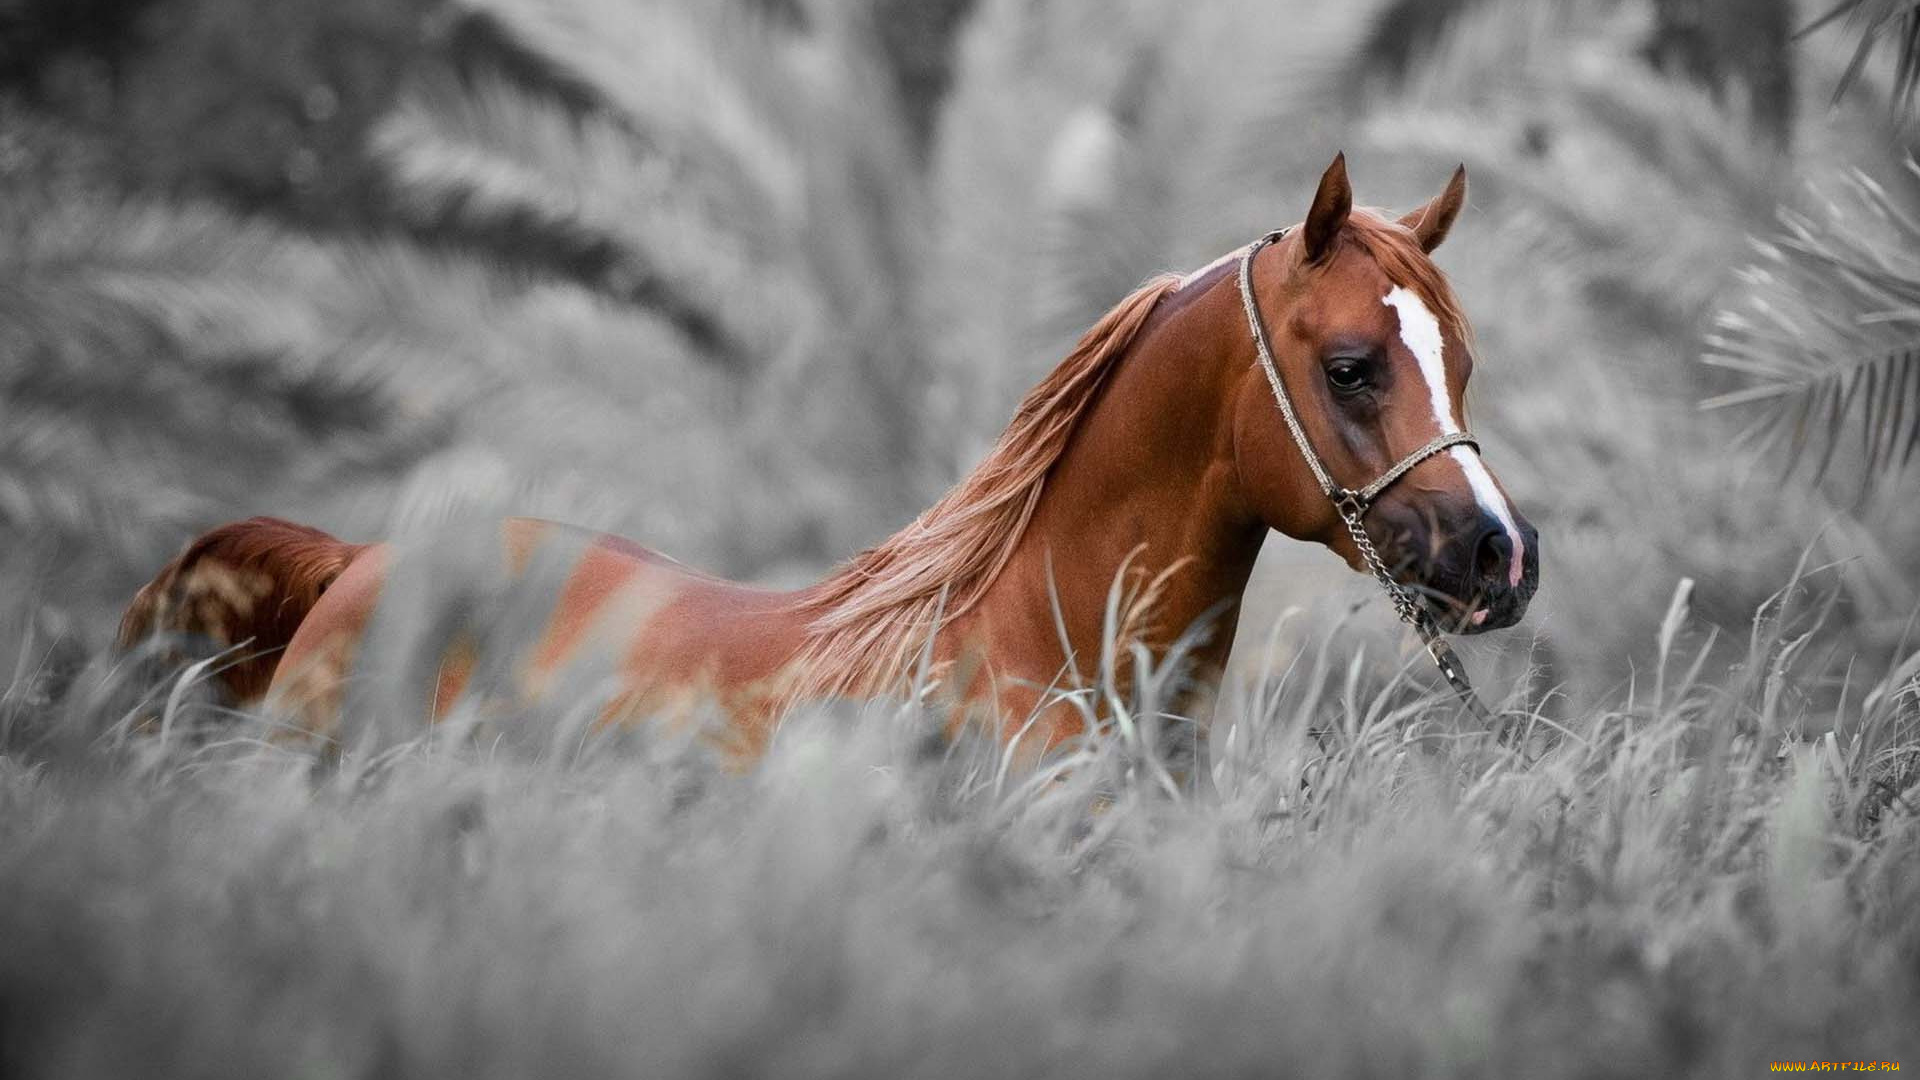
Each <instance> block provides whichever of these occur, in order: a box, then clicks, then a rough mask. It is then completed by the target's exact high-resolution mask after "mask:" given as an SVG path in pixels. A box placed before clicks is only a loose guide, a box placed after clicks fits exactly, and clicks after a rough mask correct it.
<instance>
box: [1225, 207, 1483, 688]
mask: <svg viewBox="0 0 1920 1080" xmlns="http://www.w3.org/2000/svg"><path fill="white" fill-rule="evenodd" d="M1288 231H1289V230H1287V229H1276V230H1274V231H1273V232H1270V233H1268V234H1267V235H1265V236H1263V237H1261V238H1260V239H1258V240H1255V241H1254V242H1253V243H1252V244H1250V245H1248V246H1247V252H1246V254H1245V255H1242V256H1241V257H1240V301H1241V303H1242V304H1244V305H1245V307H1246V309H1247V327H1248V329H1250V330H1251V331H1252V332H1253V351H1254V352H1255V353H1257V354H1258V355H1259V357H1260V366H1261V367H1262V368H1263V369H1265V370H1266V373H1267V384H1268V385H1270V386H1272V387H1273V400H1274V401H1275V402H1276V403H1278V404H1279V406H1280V415H1281V416H1282V417H1284V418H1285V419H1286V421H1287V431H1288V433H1289V434H1291V435H1292V436H1293V445H1294V446H1296V447H1298V448H1299V449H1300V456H1301V457H1303V458H1305V459H1307V468H1309V469H1311V470H1313V478H1314V480H1316V481H1318V482H1319V484H1320V491H1321V492H1322V493H1323V494H1325V495H1326V497H1327V498H1328V499H1329V500H1330V501H1331V502H1332V503H1333V508H1334V509H1335V510H1337V511H1338V512H1339V514H1340V521H1341V523H1342V524H1344V525H1345V526H1346V527H1347V534H1348V535H1349V536H1351V537H1352V538H1353V543H1354V546H1355V547H1356V548H1357V549H1358V550H1359V552H1360V557H1361V558H1362V559H1363V560H1365V562H1366V564H1367V569H1368V570H1370V571H1372V573H1373V577H1374V580H1376V581H1378V582H1379V583H1380V587H1381V588H1382V589H1384V590H1386V593H1387V598H1388V599H1390V600H1392V601H1393V609H1394V611H1395V612H1396V613H1397V614H1398V615H1399V616H1400V618H1401V621H1403V622H1405V623H1406V624H1407V625H1409V626H1411V627H1413V629H1414V631H1415V632H1417V633H1418V634H1419V635H1420V641H1421V643H1422V644H1424V645H1425V646H1426V649H1427V656H1428V657H1429V658H1430V659H1432V661H1433V665H1434V667H1436V668H1438V669H1439V670H1440V674H1441V675H1442V676H1443V677H1444V678H1445V679H1446V680H1447V683H1448V685H1450V686H1452V687H1453V691H1454V693H1455V694H1457V695H1458V696H1459V698H1460V703H1461V704H1462V705H1464V706H1465V707H1466V709H1467V710H1468V711H1469V712H1471V713H1473V714H1474V716H1476V717H1478V718H1479V719H1480V720H1481V721H1482V722H1484V723H1486V724H1489V725H1492V724H1493V723H1494V719H1495V718H1494V716H1493V714H1492V713H1491V712H1489V711H1487V707H1486V705H1485V704H1483V703H1482V702H1481V701H1480V698H1479V695H1477V694H1475V693H1474V692H1473V683H1472V682H1471V681H1470V680H1469V679H1468V678H1467V669H1466V666H1465V665H1463V664H1462V663H1460V657H1459V655H1458V654H1456V653H1455V652H1454V651H1453V647H1452V646H1450V645H1448V644H1447V640H1446V638H1445V637H1444V636H1442V632H1441V630H1440V627H1439V624H1437V623H1436V622H1434V618H1433V615H1432V614H1431V613H1430V612H1428V611H1427V609H1426V608H1424V607H1422V606H1420V604H1419V602H1418V601H1417V600H1415V599H1414V596H1413V593H1412V592H1410V591H1409V590H1408V589H1407V587H1406V586H1404V585H1402V584H1400V583H1399V582H1398V581H1395V580H1394V578H1393V573H1392V572H1391V571H1389V570H1388V569H1387V564H1386V562H1385V561H1384V560H1382V559H1381V558H1380V553H1379V551H1377V550H1376V549H1375V548H1374V546H1373V538H1372V537H1371V536H1369V535H1367V526H1366V522H1365V520H1364V519H1365V517H1366V513H1367V511H1368V510H1369V509H1370V508H1371V507H1372V506H1373V503H1374V500H1376V499H1378V498H1379V497H1380V493H1381V492H1383V491H1385V490H1387V488H1389V487H1391V486H1392V485H1393V483H1394V482H1395V481H1397V480H1399V479H1400V478H1401V477H1403V476H1405V475H1407V473H1409V472H1411V471H1413V467H1414V466H1415V465H1418V464H1420V463H1421V462H1423V461H1425V460H1427V459H1428V458H1430V457H1432V456H1433V455H1435V454H1438V453H1439V452H1441V451H1442V450H1446V449H1448V448H1449V447H1454V446H1471V447H1473V450H1474V453H1476V454H1477V453H1479V452H1480V443H1479V441H1478V440H1476V439H1475V438H1474V437H1473V436H1472V435H1469V434H1468V433H1466V432H1464V431H1451V432H1446V433H1444V434H1441V435H1439V436H1437V437H1435V438H1434V439H1433V440H1432V441H1431V442H1429V443H1427V444H1426V445H1425V446H1422V447H1421V448H1420V449H1418V450H1415V451H1414V452H1413V453H1411V454H1408V455H1407V456H1406V457H1403V458H1401V459H1400V460H1399V461H1398V462H1396V463H1395V464H1394V465H1393V467H1392V468H1390V469H1388V470H1387V471H1386V472H1383V473H1381V474H1380V475H1379V476H1377V477H1375V478H1374V480H1373V482H1372V483H1370V484H1368V485H1367V486H1365V487H1362V488H1349V487H1342V486H1341V485H1339V484H1338V483H1335V482H1334V479H1333V476H1332V475H1331V474H1330V473H1328V472H1327V467H1326V465H1325V464H1323V463H1322V462H1321V460H1320V455H1319V454H1316V453H1314V452H1313V444H1312V443H1311V442H1309V441H1307V432H1306V429H1305V428H1303V427H1301V426H1300V417H1299V414H1298V413H1296V412H1295V411H1294V408H1293V399H1292V398H1290V397H1288V396H1287V388H1286V386H1285V385H1284V384H1282V383H1281V381H1280V369H1279V367H1278V366H1276V365H1275V364H1274V362H1273V346H1272V344H1271V343H1270V342H1269V341H1268V340H1267V325H1266V320H1265V319H1263V318H1262V317H1261V315H1260V304H1259V302H1258V301H1256V300H1255V299H1254V296H1253V257H1254V256H1255V255H1258V254H1260V249H1261V248H1264V247H1266V246H1267V245H1268V244H1271V243H1274V242H1275V241H1277V240H1279V239H1281V238H1282V237H1284V236H1286V235H1287V233H1288Z"/></svg>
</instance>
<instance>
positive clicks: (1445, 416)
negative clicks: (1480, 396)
mask: <svg viewBox="0 0 1920 1080" xmlns="http://www.w3.org/2000/svg"><path fill="white" fill-rule="evenodd" d="M1380 302H1381V303H1383V304H1385V305H1387V306H1388V307H1390V308H1392V309H1393V310H1394V313H1395V314H1396V315H1398V316H1399V317H1400V340H1401V341H1402V342H1404V343H1405V344H1406V346H1407V351H1408V352H1410V353H1412V354H1413V358H1414V359H1415V360H1417V361H1419V362H1420V374H1421V375H1422V376H1423V377H1425V379H1426V382H1427V394H1428V396H1429V397H1430V398H1432V400H1433V419H1434V421H1435V422H1436V423H1438V424H1439V425H1440V434H1442V435H1451V434H1453V433H1454V432H1456V431H1459V430H1460V423H1459V421H1458V420H1456V419H1454V416H1453V399H1452V398H1451V397H1449V396H1448V395H1447V365H1446V360H1445V350H1446V341H1445V339H1444V338H1443V337H1442V336H1441V334H1440V320H1438V319H1436V318H1434V317H1433V312H1431V311H1428V310H1427V305H1426V304H1423V303H1421V302H1420V298H1419V297H1418V296H1416V295H1414V294H1413V293H1412V292H1411V291H1409V290H1407V289H1404V288H1402V287H1400V286H1398V285H1395V286H1394V287H1393V290H1392V291H1391V292H1389V293H1387V295H1386V297H1385V299H1383V300H1381V301H1380ZM1450 454H1451V456H1452V457H1453V460H1454V461H1456V462H1458V463H1459V464H1460V471H1461V472H1462V473H1465V474H1466V477H1467V486H1468V487H1469V488H1472V489H1473V497H1474V499H1475V500H1476V501H1478V502H1479V504H1480V508H1481V509H1482V510H1485V511H1486V512H1487V513H1489V514H1492V515H1493V516H1494V517H1495V518H1496V519H1497V520H1498V521H1499V522H1500V527H1501V528H1503V529H1505V530H1506V532H1507V540H1508V541H1509V542H1510V543H1511V544H1512V545H1513V558H1512V559H1511V561H1509V563H1508V565H1507V582H1508V584H1510V585H1513V586H1516V587H1517V586H1518V585H1519V584H1520V578H1521V574H1522V570H1523V568H1524V567H1525V565H1526V553H1527V545H1526V542H1525V541H1523V540H1521V539H1520V527H1519V526H1518V525H1516V524H1514V520H1513V508H1512V507H1510V506H1508V505H1507V500H1506V498H1505V496H1503V495H1501V494H1500V489H1499V487H1498V486H1496V485H1495V484H1494V482H1493V474H1491V473H1489V472H1487V466H1486V464H1485V463H1484V462H1482V461H1481V460H1480V455H1479V454H1477V453H1474V452H1473V450H1471V449H1470V448H1468V447H1465V446H1456V447H1454V448H1453V449H1452V450H1451V451H1450Z"/></svg>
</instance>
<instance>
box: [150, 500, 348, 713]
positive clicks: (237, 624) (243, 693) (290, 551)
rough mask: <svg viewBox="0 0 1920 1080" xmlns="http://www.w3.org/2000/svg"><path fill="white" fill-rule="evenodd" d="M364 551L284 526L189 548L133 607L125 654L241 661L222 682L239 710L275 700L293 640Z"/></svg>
mask: <svg viewBox="0 0 1920 1080" xmlns="http://www.w3.org/2000/svg"><path fill="white" fill-rule="evenodd" d="M360 550H361V545H358V544H348V543H344V542H342V541H339V540H336V539H334V538H333V537H331V536H328V535H327V534H326V533H324V532H321V531H320V530H319V529H313V528H308V527H307V526H305V525H296V524H294V523H293V522H291V521H282V520H280V519H279V518H270V517H256V518H248V519H247V520H245V521H236V522H233V523H232V524H229V525H222V526H220V527H219V528H217V529H214V530H213V531H212V532H209V533H206V534H205V535H203V536H201V537H200V538H199V539H197V540H194V541H193V542H192V543H190V544H188V545H187V546H186V548H185V549H184V550H182V551H181V552H180V555H179V557H178V558H176V559H174V560H173V561H172V562H170V563H168V564H167V565H166V566H165V568H163V569H162V570H161V571H160V573H159V575H158V576H157V577H155V578H154V579H153V580H152V581H150V582H148V583H147V585H146V587H145V588H142V589H141V590H140V592H139V593H138V594H136V595H135V596H134V598H133V603H132V604H130V605H128V607H127V613H126V615H125V616H123V617H122V618H121V620H120V645H121V647H122V648H129V647H132V646H134V645H137V644H139V643H140V642H142V641H144V640H146V639H147V638H149V637H151V636H153V635H155V634H167V635H172V636H176V637H178V638H180V639H182V641H183V643H185V644H190V645H195V646H200V647H205V646H209V645H210V646H212V647H213V649H215V650H222V651H223V650H227V649H234V648H238V650H239V655H238V656H237V657H236V658H235V659H234V660H233V662H231V663H228V664H226V665H225V666H223V667H222V668H221V669H220V671H219V672H218V673H217V674H216V675H215V676H214V679H215V681H216V682H217V683H219V684H220V685H221V686H223V687H224V688H225V689H226V690H227V692H228V693H229V694H230V695H231V697H232V700H234V701H236V702H245V701H252V700H254V699H256V698H259V697H262V696H264V695H265V694H266V692H267V686H268V684H269V683H271V682H272V681H273V670H274V667H275V666H276V665H278V664H279V662H280V654H281V653H282V652H284V651H285V650H286V647H287V642H289V641H291V640H292V639H293V634H294V631H295V630H297V629H299V627H300V623H301V621H302V620H304V619H305V618H306V617H307V613H308V612H310V611H312V610H313V606H314V604H316V603H318V602H319V600H320V595H321V594H322V593H324V592H326V591H327V586H329V585H331V584H333V581H334V579H335V578H338V577H339V576H340V574H341V572H342V571H344V570H345V569H346V568H347V564H348V563H351V562H352V561H353V558H354V556H355V555H357V554H358V553H359V552H360Z"/></svg>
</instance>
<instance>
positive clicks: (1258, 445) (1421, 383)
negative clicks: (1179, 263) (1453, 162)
mask: <svg viewBox="0 0 1920 1080" xmlns="http://www.w3.org/2000/svg"><path fill="white" fill-rule="evenodd" d="M1465 199H1466V170H1465V169H1464V168H1462V169H1460V170H1459V171H1457V172H1455V173H1454V176H1453V179H1452V181H1451V182H1450V183H1449V184H1448V185H1447V187H1446V190H1444V191H1442V192H1441V193H1440V194H1439V195H1438V196H1436V197H1435V198H1434V199H1433V200H1432V201H1430V202H1428V203H1427V204H1426V205H1424V206H1421V207H1420V208H1418V209H1416V210H1414V211H1412V212H1411V213H1408V214H1407V215H1405V216H1404V217H1400V218H1398V219H1395V218H1392V217H1390V216H1387V215H1383V214H1379V213H1375V212H1373V211H1371V210H1367V209H1364V208H1356V207H1355V206H1354V205H1353V191H1352V188H1351V187H1350V186H1349V184H1348V182H1347V171H1346V163H1345V159H1344V157H1336V158H1335V159H1334V162H1333V164H1332V166H1330V167H1329V168H1328V169H1327V171H1326V174H1325V175H1324V176H1323V177H1322V178H1321V180H1320V186H1319V189H1318V190H1317V191H1316V192H1315V194H1314V198H1313V205H1312V207H1311V208H1310V209H1309V210H1308V213H1307V217H1306V220H1305V221H1304V222H1302V223H1301V224H1300V225H1298V226H1296V227H1293V228H1291V229H1287V230H1283V231H1282V232H1280V233H1275V234H1273V235H1271V236H1269V237H1267V238H1266V239H1264V240H1263V241H1261V242H1259V243H1256V244H1254V245H1253V246H1252V247H1251V248H1249V249H1247V251H1246V252H1245V254H1244V255H1243V259H1242V266H1241V284H1242V297H1243V299H1244V300H1245V308H1246V314H1247V318H1248V331H1247V333H1246V334H1245V336H1244V338H1243V340H1248V341H1250V343H1251V344H1250V348H1251V350H1252V352H1253V356H1252V357H1251V360H1252V361H1253V362H1252V363H1249V364H1248V365H1247V368H1246V372H1247V374H1246V377H1245V379H1244V380H1242V382H1241V385H1240V386H1239V388H1238V392H1237V393H1236V395H1235V399H1234V409H1235V416H1234V444H1235V445H1234V452H1235V458H1236V466H1237V468H1238V470H1239V472H1240V476H1241V478H1242V482H1243V483H1244V485H1245V486H1246V488H1247V490H1248V492H1249V496H1250V498H1251V499H1252V500H1253V502H1254V504H1255V507H1254V508H1255V510H1256V512H1257V513H1258V514H1259V515H1260V517H1262V518H1263V519H1264V520H1265V522H1266V524H1267V525H1268V526H1269V527H1271V528H1273V529H1276V530H1278V531H1280V532H1283V533H1285V534H1287V535H1289V536H1292V537H1295V538H1297V539H1301V540H1308V541H1316V542H1319V543H1323V544H1325V545H1327V546H1328V547H1330V548H1332V549H1333V550H1334V551H1335V552H1337V553H1338V554H1340V555H1341V556H1342V557H1344V558H1345V559H1346V560H1347V562H1348V564H1349V565H1352V566H1353V567H1354V568H1355V569H1359V570H1363V571H1365V570H1369V569H1372V568H1373V560H1371V559H1370V558H1369V553H1368V551H1367V548H1368V547H1371V548H1374V549H1376V550H1377V553H1378V559H1379V562H1380V564H1381V565H1382V567H1383V568H1384V570H1385V571H1386V572H1387V573H1390V574H1391V575H1392V577H1393V578H1394V579H1395V580H1396V581H1398V582H1399V583H1401V584H1402V585H1404V586H1406V587H1408V589H1410V590H1411V591H1412V592H1414V593H1415V594H1417V595H1418V596H1419V597H1420V598H1421V599H1422V601H1423V602H1424V603H1425V605H1426V606H1427V609H1428V611H1429V612H1430V613H1431V614H1433V615H1434V616H1435V617H1436V618H1438V619H1439V621H1440V622H1441V624H1442V625H1443V626H1446V627H1447V628H1449V629H1452V630H1455V631H1456V632H1461V633H1477V632H1480V631H1483V630H1492V629H1496V628H1500V627H1505V626H1511V625H1513V624H1514V623H1516V622H1518V621H1519V620H1520V618H1521V616H1522V615H1523V614H1525V612H1526V609H1527V604H1528V601H1529V600H1531V599H1532V597H1533V593H1534V590H1535V588H1536V587H1537V585H1538V582H1539V567H1540V544H1539V537H1538V534H1537V533H1536V532H1535V530H1534V528H1533V526H1531V525H1529V524H1528V523H1527V520H1526V518H1525V517H1523V516H1521V514H1520V512H1519V511H1518V510H1516V509H1515V508H1514V506H1513V504H1512V502H1511V501H1510V500H1509V499H1508V498H1507V493H1506V489H1505V488H1503V487H1502V486H1501V484H1500V482H1499V480H1497V479H1495V478H1494V476H1493V473H1492V472H1491V471H1489V470H1488V468H1487V467H1486V465H1485V463H1484V462H1483V461H1482V460H1481V458H1480V454H1479V448H1478V445H1477V444H1476V443H1475V442H1474V441H1473V439H1472V436H1471V435H1469V434H1467V432H1466V426H1465V423H1464V415H1465V414H1464V411H1463V407H1462V406H1463V400H1464V398H1465V395H1466V390H1467V381H1468V379H1469V378H1470V377H1471V376H1472V374H1473V335H1472V330H1471V328H1470V327H1469V326H1468V325H1467V322H1466V319H1465V317H1464V316H1463V315H1462V314H1461V311H1460V306H1459V303H1458V301H1457V300H1456V299H1455V298H1454V295H1453V291H1452V289H1451V288H1450V287H1449V285H1448V284H1447V280H1446V278H1445V276H1444V275H1442V274H1441V272H1440V270H1439V268H1438V267H1436V266H1435V265H1434V264H1433V261H1432V259H1431V258H1430V257H1429V256H1430V254H1431V253H1432V251H1433V250H1434V248H1436V247H1438V246H1439V244H1440V242H1441V241H1442V240H1444V239H1445V238H1446V235H1447V231H1448V230H1449V229H1450V228H1451V227H1452V225H1453V222H1454V219H1455V218H1456V217H1457V216H1458V215H1459V213H1460V208H1461V205H1462V204H1463V203H1464V201H1465ZM1276 406H1278V407H1277V408H1276Z"/></svg>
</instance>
